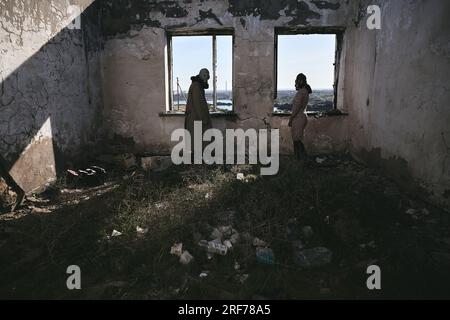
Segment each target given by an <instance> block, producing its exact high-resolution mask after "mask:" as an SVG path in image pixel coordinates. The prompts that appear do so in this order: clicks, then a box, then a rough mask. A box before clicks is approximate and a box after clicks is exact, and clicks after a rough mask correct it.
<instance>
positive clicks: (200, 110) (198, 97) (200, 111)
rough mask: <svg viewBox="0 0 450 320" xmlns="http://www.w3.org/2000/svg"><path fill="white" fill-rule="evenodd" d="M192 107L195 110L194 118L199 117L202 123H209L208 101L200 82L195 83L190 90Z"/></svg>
mask: <svg viewBox="0 0 450 320" xmlns="http://www.w3.org/2000/svg"><path fill="white" fill-rule="evenodd" d="M192 100H193V105H192V106H193V109H194V110H195V115H196V119H200V120H201V121H202V123H203V125H209V124H210V121H211V120H210V117H209V110H208V103H207V102H206V99H205V97H204V94H203V88H202V87H201V86H200V84H196V85H195V86H194V88H193V91H192Z"/></svg>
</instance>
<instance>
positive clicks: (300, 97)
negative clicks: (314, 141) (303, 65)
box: [289, 73, 312, 163]
mask: <svg viewBox="0 0 450 320" xmlns="http://www.w3.org/2000/svg"><path fill="white" fill-rule="evenodd" d="M295 89H296V90H297V94H296V95H295V97H294V101H293V102H292V115H291V117H290V119H289V126H290V127H291V133H292V140H293V142H294V154H295V156H296V158H297V159H298V160H300V161H302V163H303V162H304V161H305V160H306V156H307V154H306V149H305V145H304V144H303V133H304V130H305V127H306V124H307V122H308V119H307V118H306V114H305V110H306V107H307V106H308V101H309V95H310V94H311V93H312V90H311V87H310V86H309V85H308V82H307V81H306V76H305V75H304V74H303V73H300V74H299V75H298V76H297V78H296V79H295Z"/></svg>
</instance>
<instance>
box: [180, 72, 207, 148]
mask: <svg viewBox="0 0 450 320" xmlns="http://www.w3.org/2000/svg"><path fill="white" fill-rule="evenodd" d="M191 80H192V83H191V86H190V87H189V93H188V98H187V103H186V112H185V120H184V128H185V129H186V130H187V131H189V133H190V134H191V151H192V152H193V150H194V149H193V148H194V121H201V122H202V136H203V133H204V132H205V131H206V130H208V129H210V128H211V118H210V116H209V110H208V103H207V102H206V97H205V89H208V88H209V85H208V80H209V71H208V69H201V70H200V72H199V73H198V75H196V76H193V77H191ZM200 139H201V137H200Z"/></svg>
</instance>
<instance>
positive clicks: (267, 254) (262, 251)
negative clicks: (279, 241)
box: [256, 248, 275, 265]
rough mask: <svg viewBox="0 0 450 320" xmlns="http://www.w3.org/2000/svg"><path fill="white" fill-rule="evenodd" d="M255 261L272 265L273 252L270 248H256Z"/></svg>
mask: <svg viewBox="0 0 450 320" xmlns="http://www.w3.org/2000/svg"><path fill="white" fill-rule="evenodd" d="M256 260H257V261H258V262H261V263H263V264H267V265H273V264H274V263H275V261H274V260H275V257H274V254H273V250H272V249H270V248H256Z"/></svg>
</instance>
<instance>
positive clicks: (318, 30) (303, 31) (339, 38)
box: [273, 27, 345, 111]
mask: <svg viewBox="0 0 450 320" xmlns="http://www.w3.org/2000/svg"><path fill="white" fill-rule="evenodd" d="M344 33H345V28H341V27H307V28H286V27H279V28H275V41H274V42H275V48H274V59H275V63H274V65H275V68H274V83H275V90H274V96H273V99H274V101H275V100H276V99H277V94H278V36H284V35H314V34H330V35H331V34H334V35H335V37H336V47H335V53H334V82H333V110H331V111H336V110H338V86H339V71H340V65H341V59H342V49H343V43H344Z"/></svg>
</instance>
